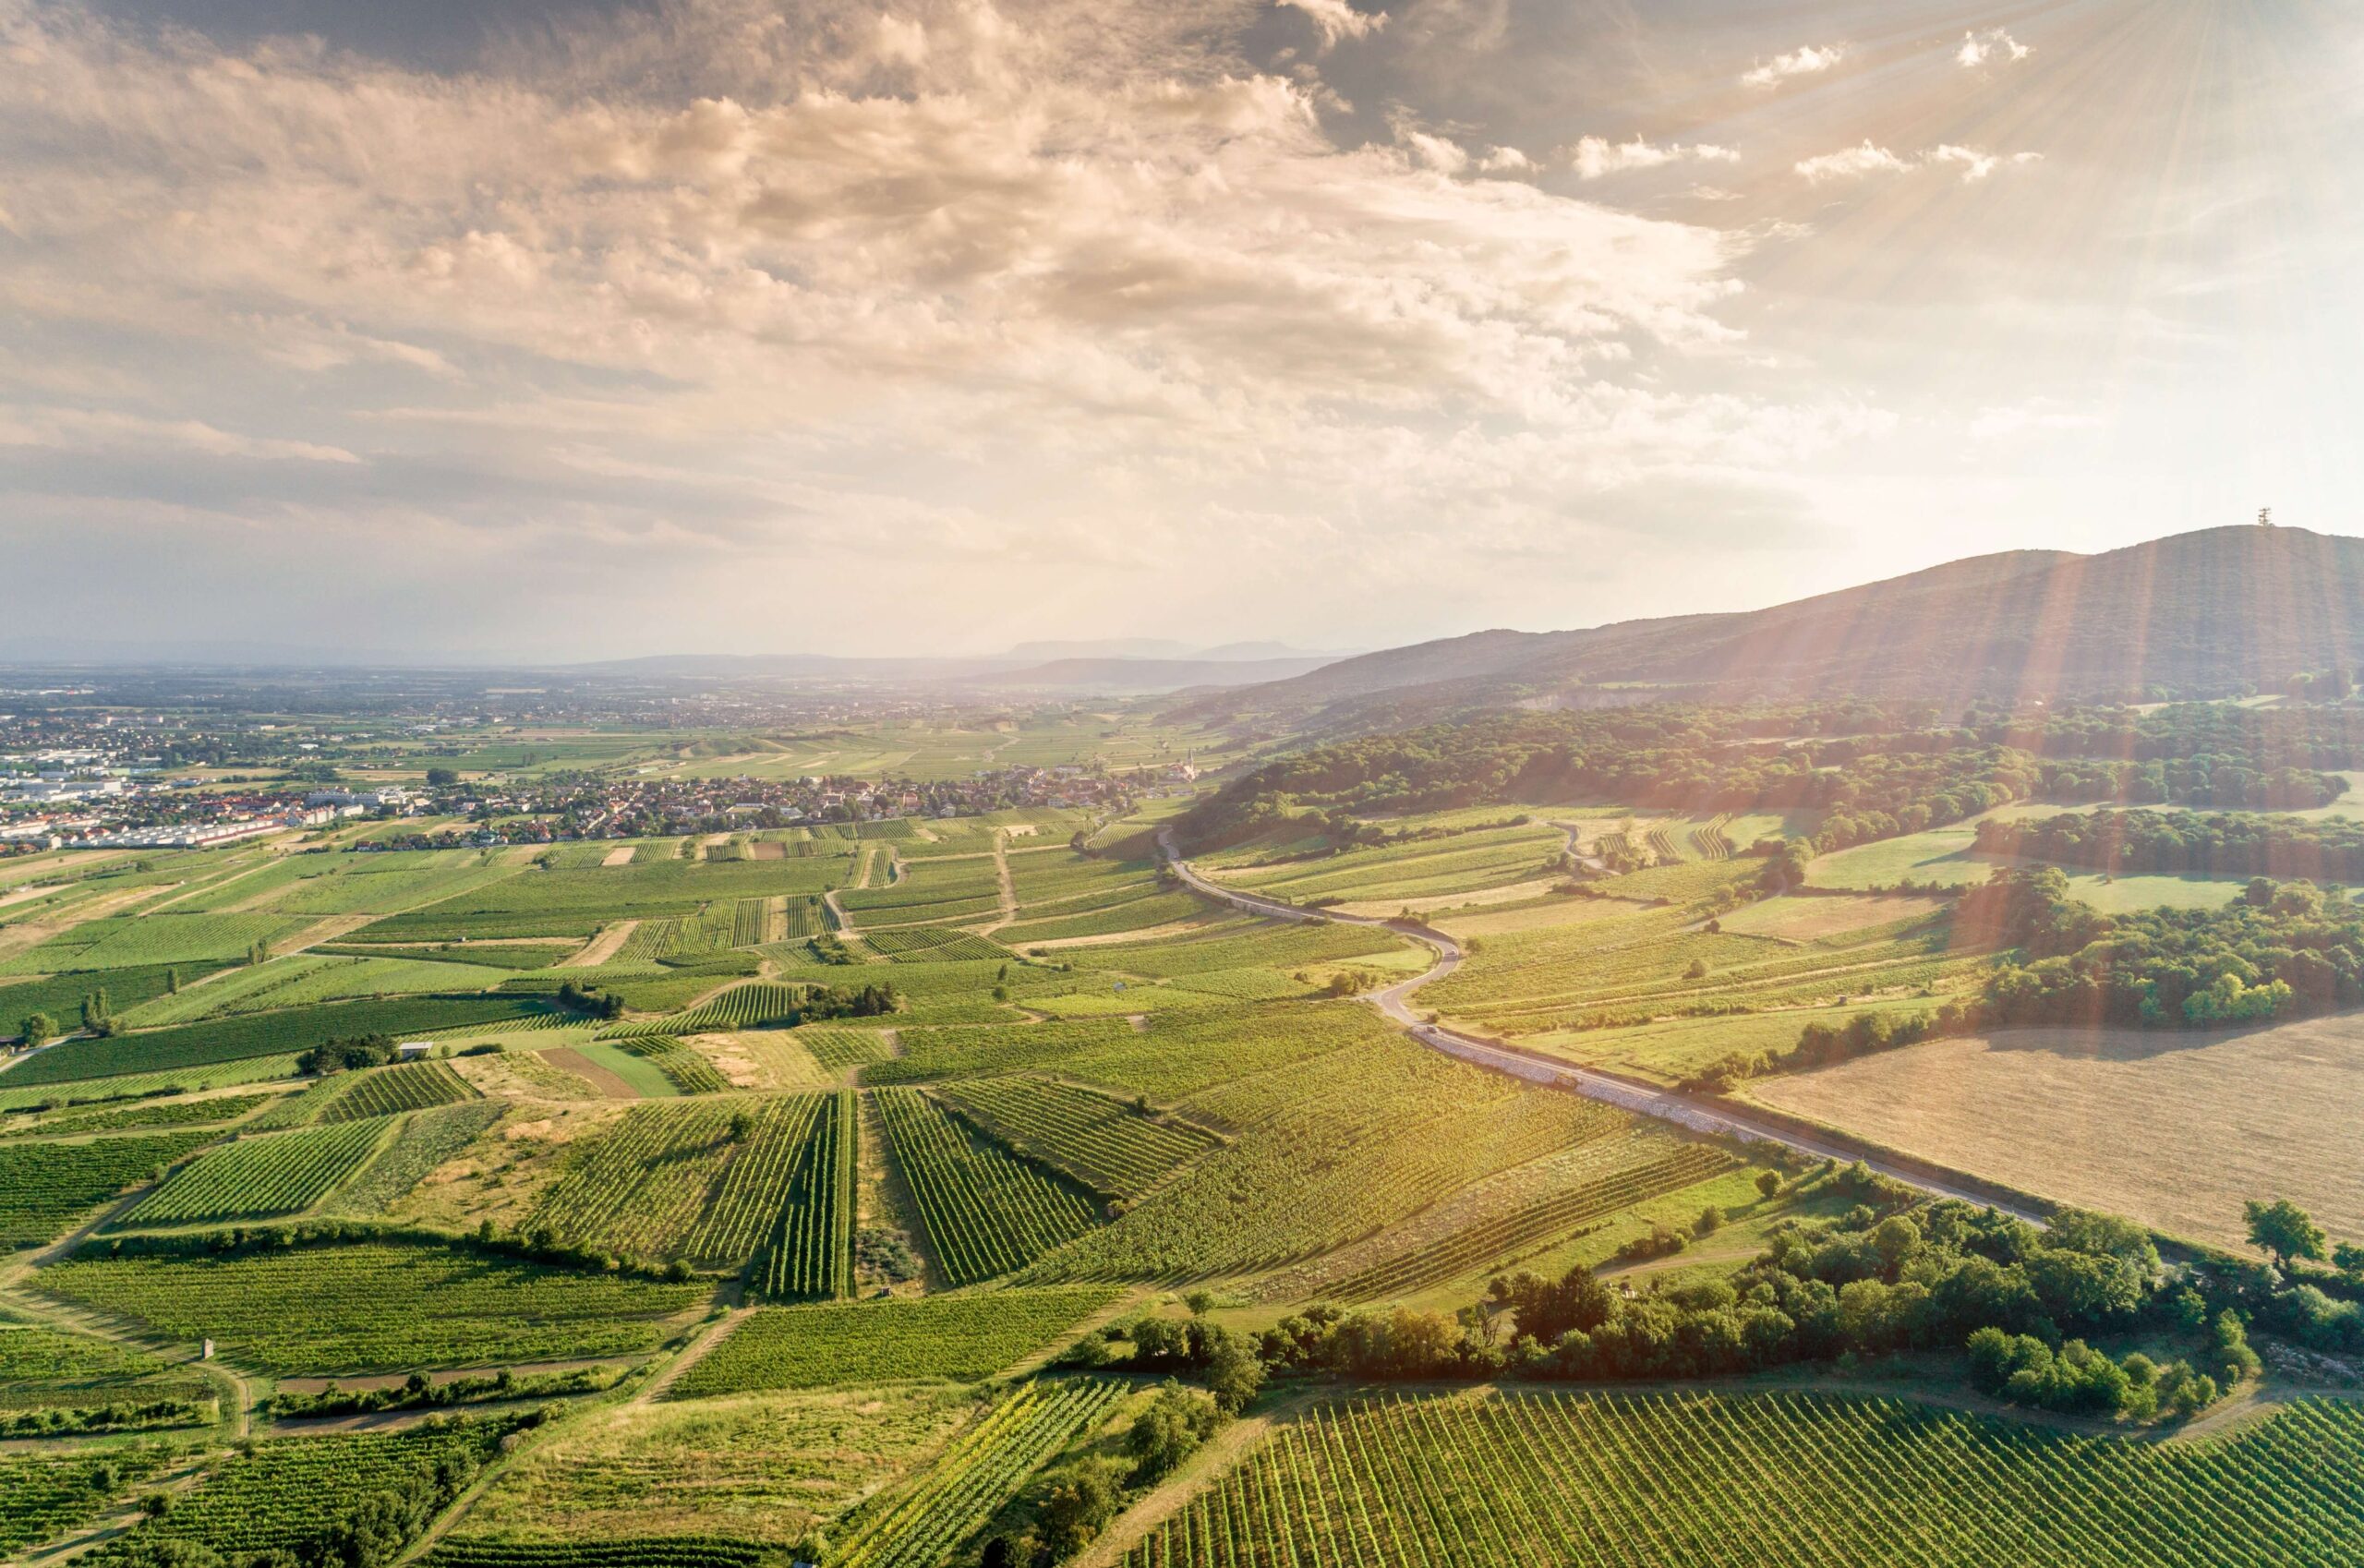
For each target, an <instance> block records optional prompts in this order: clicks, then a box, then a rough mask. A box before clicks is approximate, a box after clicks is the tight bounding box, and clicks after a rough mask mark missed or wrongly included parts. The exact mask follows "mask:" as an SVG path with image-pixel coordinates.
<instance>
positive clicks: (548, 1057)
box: [535, 1045, 640, 1100]
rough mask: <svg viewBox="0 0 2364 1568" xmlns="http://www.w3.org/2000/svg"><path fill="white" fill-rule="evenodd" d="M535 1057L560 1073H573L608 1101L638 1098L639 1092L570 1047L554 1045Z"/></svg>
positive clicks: (537, 1053)
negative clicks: (557, 1069)
mask: <svg viewBox="0 0 2364 1568" xmlns="http://www.w3.org/2000/svg"><path fill="white" fill-rule="evenodd" d="M535 1055H537V1056H539V1057H541V1058H542V1060H544V1061H546V1062H548V1063H549V1065H550V1066H552V1067H557V1068H559V1069H560V1070H561V1071H562V1072H571V1073H573V1075H574V1076H575V1077H577V1078H579V1079H581V1080H583V1081H584V1082H585V1083H587V1084H589V1085H590V1086H591V1087H592V1088H594V1089H596V1090H597V1091H598V1092H600V1093H602V1094H604V1095H606V1096H607V1097H608V1098H609V1099H610V1100H637V1099H639V1098H640V1091H639V1090H637V1089H634V1088H633V1086H632V1085H631V1084H629V1083H626V1082H625V1081H624V1080H622V1079H621V1078H619V1077H617V1076H616V1075H615V1074H614V1073H612V1072H609V1070H608V1069H607V1068H606V1067H601V1066H600V1065H599V1064H598V1063H597V1062H595V1061H593V1060H592V1059H591V1058H590V1057H588V1056H586V1055H584V1054H583V1053H582V1052H580V1051H578V1050H576V1049H574V1047H573V1046H572V1045H555V1046H552V1047H551V1048H550V1049H549V1050H547V1051H537V1052H536V1053H535Z"/></svg>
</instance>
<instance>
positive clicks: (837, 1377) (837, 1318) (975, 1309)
mask: <svg viewBox="0 0 2364 1568" xmlns="http://www.w3.org/2000/svg"><path fill="white" fill-rule="evenodd" d="M1115 1299H1116V1292H1115V1291H1114V1290H1112V1289H1110V1288H1107V1287H1105V1286H1101V1285H1083V1286H1073V1285H1070V1286H1064V1287H1056V1288H1052V1289H1047V1290H996V1291H988V1292H985V1293H983V1294H982V1295H971V1296H925V1297H898V1298H895V1299H892V1300H887V1301H862V1302H848V1303H842V1304H838V1305H835V1306H819V1307H779V1308H767V1309H764V1310H763V1311H759V1312H757V1313H755V1314H754V1316H752V1317H750V1318H748V1319H747V1321H744V1322H742V1324H740V1325H739V1328H738V1330H737V1332H736V1333H732V1334H731V1335H730V1338H728V1339H726V1340H724V1341H723V1342H722V1343H721V1344H720V1345H717V1346H715V1347H714V1349H713V1350H712V1351H710V1352H708V1353H707V1354H706V1357H704V1358H702V1359H701V1360H699V1361H697V1362H696V1363H694V1365H693V1366H692V1367H691V1368H690V1369H689V1370H688V1371H686V1372H684V1373H683V1374H682V1375H681V1379H680V1381H677V1382H675V1383H674V1384H673V1386H672V1388H671V1389H670V1390H669V1391H668V1394H667V1397H669V1398H672V1399H702V1398H706V1397H710V1396H713V1395H717V1394H725V1393H748V1392H750V1391H753V1390H757V1389H783V1388H832V1387H841V1386H847V1385H853V1384H863V1383H880V1382H900V1381H906V1380H910V1379H932V1378H942V1379H947V1380H950V1381H957V1382H974V1381H978V1380H980V1379H983V1378H990V1377H992V1376H994V1375H995V1373H997V1372H1000V1371H1002V1370H1004V1369H1007V1368H1008V1367H1009V1366H1010V1365H1012V1364H1013V1363H1015V1362H1017V1361H1018V1360H1019V1359H1020V1358H1021V1357H1026V1356H1029V1355H1031V1354H1032V1353H1033V1352H1035V1351H1037V1350H1040V1349H1041V1348H1043V1346H1044V1345H1048V1344H1050V1343H1051V1341H1053V1340H1055V1339H1056V1338H1058V1337H1059V1336H1060V1335H1061V1334H1064V1333H1068V1332H1070V1331H1071V1330H1072V1329H1073V1328H1074V1327H1075V1325H1076V1324H1078V1323H1079V1322H1081V1321H1083V1320H1084V1319H1085V1318H1087V1317H1089V1316H1091V1315H1092V1313H1094V1312H1097V1311H1099V1310H1100V1309H1103V1308H1104V1307H1105V1306H1107V1305H1108V1303H1110V1302H1111V1301H1113V1300H1115Z"/></svg>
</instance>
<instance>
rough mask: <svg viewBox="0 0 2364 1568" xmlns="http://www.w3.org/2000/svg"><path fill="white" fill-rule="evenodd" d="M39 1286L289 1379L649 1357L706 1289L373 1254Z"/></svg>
mask: <svg viewBox="0 0 2364 1568" xmlns="http://www.w3.org/2000/svg"><path fill="white" fill-rule="evenodd" d="M34 1283H35V1285H37V1287H38V1288H39V1289H41V1290H42V1292H44V1293H46V1294H48V1295H52V1296H56V1297H63V1298H65V1299H66V1300H69V1301H75V1302H79V1303H81V1304H83V1305H85V1306H89V1307H94V1308H97V1309H100V1310H101V1311H105V1312H112V1313H115V1314H116V1315H117V1316H119V1317H123V1318H126V1319H129V1320H131V1321H135V1322H138V1323H140V1324H142V1325H144V1326H145V1327H146V1328H147V1329H148V1330H149V1331H151V1332H152V1333H158V1334H161V1335H162V1336H163V1337H164V1338H167V1339H174V1340H185V1341H190V1342H194V1341H196V1340H198V1339H200V1338H211V1339H213V1340H215V1341H217V1342H218V1343H219V1344H220V1345H221V1346H222V1354H223V1355H224V1356H225V1357H229V1358H230V1359H231V1360H233V1361H235V1362H237V1363H238V1364H240V1365H241V1366H246V1367H251V1368H253V1369H256V1370H258V1371H264V1372H271V1373H276V1374H278V1375H281V1376H285V1377H301V1376H312V1375H319V1374H323V1373H336V1374H344V1373H356V1372H387V1371H399V1372H407V1371H411V1370H414V1369H418V1368H423V1367H476V1366H487V1365H500V1364H502V1363H509V1362H519V1361H533V1360H550V1359H557V1358H561V1357H566V1358H573V1357H601V1356H629V1355H638V1354H643V1353H645V1352H647V1351H650V1350H653V1349H655V1348H656V1347H657V1345H659V1344H660V1343H662V1342H663V1341H664V1340H666V1339H668V1338H669V1337H670V1335H671V1333H672V1328H671V1326H670V1324H669V1321H668V1320H669V1319H672V1318H674V1317H675V1316H677V1315H678V1314H680V1313H681V1312H683V1311H686V1310H687V1309H690V1308H691V1307H692V1306H694V1305H696V1304H698V1303H701V1302H703V1301H704V1300H705V1299H706V1297H707V1296H708V1295H709V1294H710V1290H711V1287H710V1285H668V1284H661V1283H658V1282H657V1281H652V1280H642V1279H623V1278H618V1277H616V1276H613V1275H609V1274H586V1273H581V1272H573V1271H570V1270H564V1269H556V1268H549V1267H545V1266H544V1265H541V1264H537V1263H526V1262H520V1261H516V1260H510V1259H503V1258H487V1257H480V1256H476V1255H474V1254H471V1253H467V1252H464V1251H460V1250H456V1249H452V1248H442V1247H428V1246H392V1245H385V1246H380V1245H374V1244H373V1245H348V1246H321V1247H307V1248H288V1249H274V1250H272V1251H269V1252H261V1253H255V1254H250V1255H245V1256H227V1257H215V1256H207V1257H196V1258H158V1257H128V1256H127V1257H122V1258H110V1257H105V1256H94V1257H89V1258H80V1257H78V1258H76V1259H74V1260H70V1261H68V1262H65V1263H59V1264H54V1265H53V1266H51V1267H50V1268H47V1269H44V1270H42V1272H41V1273H40V1274H39V1275H38V1276H36V1278H35V1281H34Z"/></svg>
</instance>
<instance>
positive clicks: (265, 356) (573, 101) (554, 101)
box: [0, 0, 2364, 660]
mask: <svg viewBox="0 0 2364 1568" xmlns="http://www.w3.org/2000/svg"><path fill="white" fill-rule="evenodd" d="M2359 78H2364V14H2359V13H2358V9H2357V7H2355V6H2353V5H2347V6H2337V5H2333V4H2328V3H2321V0H2048V3H2021V4H2012V5H1982V6H1963V5H1953V4H1932V3H1926V0H1863V3H1834V0H1824V3H1816V4H1803V3H1794V0H1749V3H1746V4H1739V3H1734V0H1648V3H1647V4H1644V3H1642V0H1401V3H1390V4H1386V5H1375V4H1372V3H1370V0H1283V3H1279V4H1274V3H1272V0H1089V3H1076V0H896V3H894V4H891V5H883V6H882V5H877V4H870V3H863V0H796V3H794V4H783V3H778V0H774V3H763V0H650V3H633V4H612V3H581V4H576V3H563V4H561V3H537V0H504V3H501V4H498V5H494V4H485V3H481V0H476V3H470V4H461V3H460V0H405V3H404V4H402V5H386V4H384V3H383V0H301V3H298V0H172V3H159V0H106V3H101V4H82V5H60V4H49V3H42V0H0V582H6V583H7V584H8V585H10V588H11V591H10V592H9V593H8V594H7V595H6V598H5V600H0V602H5V603H6V605H7V607H8V608H7V609H6V611H5V612H0V653H6V654H11V655H14V656H17V657H24V656H26V655H27V654H29V653H34V652H38V651H39V650H40V649H42V648H45V647H56V648H70V649H73V650H76V651H79V652H89V651H91V650H94V649H96V650H112V651H117V652H121V653H123V654H125V655H126V656H127V657H128V656H132V655H144V654H146V653H149V652H164V651H173V652H183V651H199V650H202V649H203V648H205V647H208V646H213V645H234V644H235V645H239V646H241V647H247V648H252V647H255V646H285V647H288V648H291V649H297V648H301V649H306V650H318V649H349V650H354V651H356V653H368V654H371V655H378V654H384V655H391V656H396V657H405V658H433V657H453V658H463V657H465V658H476V657H486V658H492V657H498V658H503V659H510V658H516V659H537V660H538V659H551V660H572V659H585V658H602V657H627V656H633V655H641V654H651V653H661V652H742V653H762V652H790V651H796V652H834V653H845V654H864V655H887V654H895V655H911V654H966V653H981V652H987V651H992V650H995V649H997V648H1000V647H1003V646H1005V645H1008V644H1011V643H1013V642H1017V641H1019V640H1023V639H1033V638H1102V637H1106V638H1116V637H1136V636H1153V637H1164V638H1172V639H1176V640H1178V641H1182V642H1185V643H1189V644H1193V645H1212V644H1221V643H1227V642H1232V641H1236V640H1247V639H1257V640H1279V641H1285V642H1287V643H1291V644H1294V645H1299V646H1306V647H1316V648H1347V647H1356V648H1362V647H1379V646H1387V645H1398V644H1404V643H1409V642H1416V641H1419V640H1422V639H1425V638H1429V637H1433V636H1441V635H1452V634H1456V633H1464V632H1469V631H1475V630H1478V629H1481V628H1485V627H1490V626H1514V627H1520V628H1524V629H1527V630H1537V631H1541V630H1553V629H1559V628H1564V627H1574V626H1586V625H1593V624H1598V623H1602V622H1606V621H1620V620H1626V619H1630V618H1633V617H1636V616H1646V615H1661V614H1672V613H1683V612H1690V611H1696V610H1702V609H1745V608H1751V607H1754V606H1757V605H1763V604H1769V603H1775V602H1779V601H1781V600H1785V599H1790V598H1794V597H1801V596H1803V595H1806V594H1810V593H1815V592H1819V591H1823V590H1827V589H1830V588H1836V587H1840V586H1844V585H1849V584H1851V583H1856V582H1861V581H1865V580H1869V579H1872V578H1876V577H1880V576H1885V575H1890V574H1893V573H1899V572H1903V571H1909V570H1912V569H1916V568H1919V567H1922V566H1926V565H1931V564H1935V563H1936V562H1938V561H1946V560H1950V559H1954V558H1957V557H1960V556H1964V555H1972V554H1978V553H1983V552H1984V551H1988V550H1994V549H2077V550H2098V549H2112V548H2117V547H2119V546H2122V545H2126V544H2129V543H2132V542H2135V541H2138V540H2141V539H2143V538H2149V537H2158V536H2161V535H2165V534H2170V533H2176V532H2181V531H2184V530H2186V529H2189V528H2197V527H2205V526H2213V525H2223V524H2233V523H2241V522H2246V521H2248V520H2249V519H2251V518H2253V517H2254V516H2255V514H2256V512H2257V510H2258V509H2259V508H2261V507H2266V506H2271V507H2273V508H2274V517H2275V519H2276V520H2277V521H2278V522H2282V523H2286V524H2292V525H2303V526H2308V527H2313V528H2317V529H2319V530H2322V531H2325V532H2337V533H2345V532H2357V531H2364V530H2359V529H2358V525H2357V520H2356V518H2355V516H2354V513H2355V510H2356V508H2355V504H2354V501H2355V498H2356V497H2357V496H2358V493H2359V489H2358V486H2359V481H2364V442H2359V441H2358V440H2356V437H2355V432H2356V429H2357V428H2358V419H2359V415H2364V398H2359V395H2358V393H2359V378H2364V370H2359V367H2364V291H2359V289H2358V286H2357V283H2356V280H2357V278H2358V276H2359V275H2364V274H2359V271H2358V262H2359V259H2364V257H2359V250H2360V249H2364V160H2359V159H2358V157H2357V156H2356V151H2357V149H2358V147H2359V146H2364V141H2359V139H2358V132H2359V129H2364V125H2360V124H2359V121H2364V94H2359V93H2358V92H2357V91H2356V90H2355V85H2356V83H2357V82H2358V79H2359Z"/></svg>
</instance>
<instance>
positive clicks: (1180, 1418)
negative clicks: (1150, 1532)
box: [1125, 1382, 1223, 1486]
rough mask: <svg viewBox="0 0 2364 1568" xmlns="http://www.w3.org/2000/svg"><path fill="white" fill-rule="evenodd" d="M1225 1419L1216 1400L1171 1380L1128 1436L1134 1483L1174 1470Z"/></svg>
mask: <svg viewBox="0 0 2364 1568" xmlns="http://www.w3.org/2000/svg"><path fill="white" fill-rule="evenodd" d="M1222 1419H1223V1413H1222V1412H1221V1411H1219V1410H1217V1409H1216V1408H1215V1402H1214V1400H1213V1399H1212V1398H1211V1397H1209V1396H1208V1395H1206V1394H1203V1393H1199V1392H1198V1391H1196V1390H1195V1389H1187V1388H1184V1387H1183V1386H1182V1385H1181V1384H1180V1383H1173V1382H1170V1383H1167V1384H1166V1385H1165V1386H1164V1388H1162V1389H1160V1390H1158V1392H1157V1397H1156V1398H1155V1399H1153V1400H1152V1401H1151V1402H1150V1406H1149V1408H1148V1409H1146V1410H1144V1411H1142V1412H1141V1413H1140V1416H1139V1417H1137V1418H1136V1419H1135V1420H1134V1422H1133V1429H1132V1430H1131V1431H1129V1432H1128V1433H1127V1434H1126V1436H1125V1452H1126V1453H1128V1454H1130V1455H1131V1456H1132V1458H1133V1484H1134V1485H1136V1486H1140V1485H1146V1484H1148V1483H1149V1482H1152V1481H1156V1480H1159V1479H1162V1478H1164V1477H1165V1476H1167V1475H1169V1474H1170V1473H1172V1471H1173V1469H1174V1467H1175V1466H1176V1465H1179V1464H1181V1463H1182V1461H1184V1460H1185V1459H1188V1457H1190V1455H1191V1454H1192V1453H1195V1452H1197V1450H1198V1447H1199V1445H1200V1443H1202V1442H1204V1441H1207V1439H1208V1437H1209V1436H1210V1435H1212V1433H1213V1431H1214V1429H1215V1425H1216V1423H1217V1422H1219V1421H1221V1420H1222Z"/></svg>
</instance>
